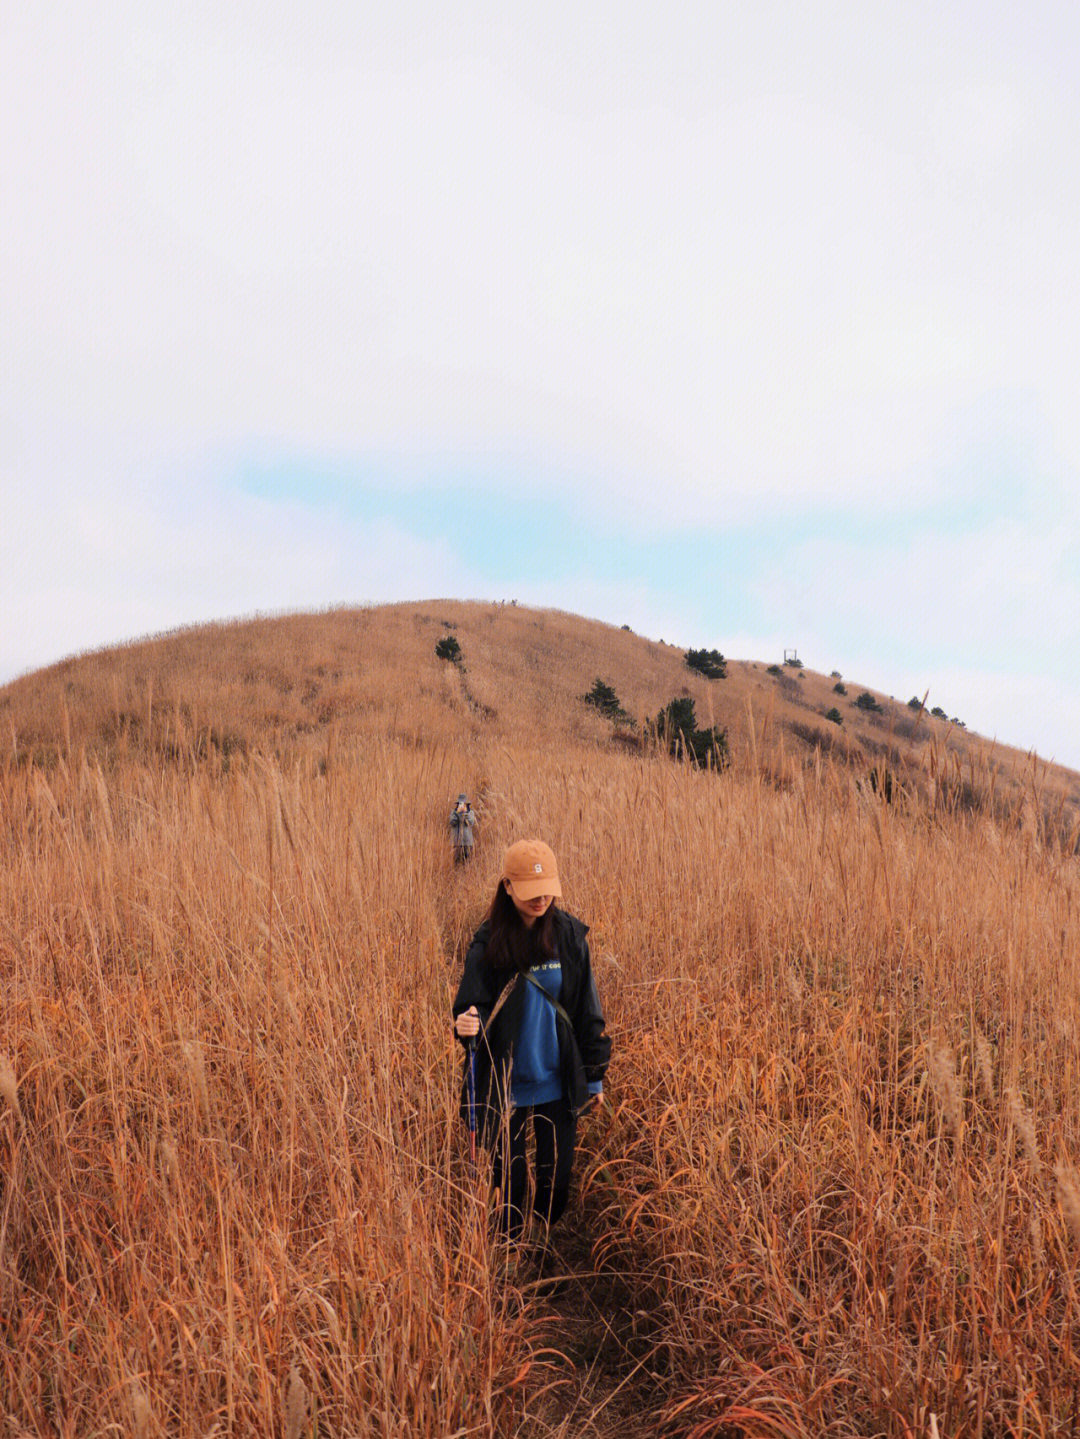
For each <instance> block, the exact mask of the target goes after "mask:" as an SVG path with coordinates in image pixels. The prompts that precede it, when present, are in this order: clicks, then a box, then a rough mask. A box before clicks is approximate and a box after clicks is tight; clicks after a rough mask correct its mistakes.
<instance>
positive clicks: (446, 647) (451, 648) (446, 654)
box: [435, 635, 461, 665]
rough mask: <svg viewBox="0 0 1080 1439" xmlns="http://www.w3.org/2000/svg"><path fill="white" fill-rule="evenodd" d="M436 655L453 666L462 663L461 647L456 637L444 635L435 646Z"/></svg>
mask: <svg viewBox="0 0 1080 1439" xmlns="http://www.w3.org/2000/svg"><path fill="white" fill-rule="evenodd" d="M435 653H436V654H437V655H438V657H439V659H441V660H449V661H450V663H451V664H452V665H459V664H460V663H461V646H460V645H459V644H458V642H457V638H456V636H454V635H444V636H443V638H442V639H441V640H439V641H438V643H437V644H436V646H435Z"/></svg>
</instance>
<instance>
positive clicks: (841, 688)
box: [833, 680, 847, 695]
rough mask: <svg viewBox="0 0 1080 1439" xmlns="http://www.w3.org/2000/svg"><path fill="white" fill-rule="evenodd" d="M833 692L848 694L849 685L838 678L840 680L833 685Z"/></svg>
mask: <svg viewBox="0 0 1080 1439" xmlns="http://www.w3.org/2000/svg"><path fill="white" fill-rule="evenodd" d="M833 694H836V695H846V694H847V685H842V684H841V683H840V682H839V680H838V681H837V682H836V684H834V685H833Z"/></svg>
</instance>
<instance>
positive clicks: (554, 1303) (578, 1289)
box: [520, 1205, 662, 1439]
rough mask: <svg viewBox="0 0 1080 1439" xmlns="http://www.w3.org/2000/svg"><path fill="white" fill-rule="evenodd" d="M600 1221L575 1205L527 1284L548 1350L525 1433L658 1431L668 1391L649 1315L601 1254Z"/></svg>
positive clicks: (645, 1436)
mask: <svg viewBox="0 0 1080 1439" xmlns="http://www.w3.org/2000/svg"><path fill="white" fill-rule="evenodd" d="M595 1234H596V1230H595V1228H590V1218H589V1215H588V1213H587V1211H586V1212H583V1211H582V1209H581V1208H580V1207H579V1206H577V1205H572V1206H571V1211H570V1212H568V1213H567V1215H566V1216H565V1218H564V1220H563V1221H562V1223H560V1224H559V1225H558V1226H557V1227H556V1229H555V1232H554V1235H553V1244H552V1252H551V1253H549V1254H547V1255H545V1256H544V1259H543V1261H542V1263H538V1264H537V1265H536V1266H535V1269H536V1277H532V1276H531V1275H529V1276H526V1275H523V1276H522V1280H521V1284H520V1288H521V1292H522V1296H523V1299H524V1301H525V1303H526V1304H527V1305H528V1307H529V1311H530V1314H531V1316H532V1317H533V1318H534V1319H535V1320H536V1321H537V1323H538V1324H539V1325H540V1326H541V1333H542V1335H543V1342H544V1346H545V1349H546V1350H547V1351H548V1352H546V1353H545V1356H544V1360H545V1362H544V1365H543V1367H542V1368H541V1369H540V1371H539V1374H538V1377H537V1382H536V1383H535V1385H534V1386H533V1398H532V1401H531V1402H530V1404H529V1414H530V1422H529V1424H528V1427H526V1428H524V1429H522V1431H521V1435H522V1439H526V1436H528V1439H534V1436H535V1439H540V1436H544V1439H556V1436H566V1439H568V1436H571V1435H573V1436H575V1439H577V1436H581V1439H613V1436H616V1435H617V1436H619V1439H655V1436H656V1434H657V1432H658V1431H657V1426H656V1423H655V1421H654V1420H652V1419H651V1417H650V1416H651V1415H652V1413H653V1412H654V1410H655V1408H656V1407H657V1406H658V1404H659V1402H660V1400H661V1397H662V1395H661V1394H660V1392H659V1387H658V1384H657V1380H656V1378H655V1376H654V1374H653V1372H652V1362H651V1361H652V1348H651V1345H650V1343H649V1340H648V1338H647V1325H645V1324H643V1323H642V1321H643V1320H644V1319H646V1318H647V1316H644V1315H641V1314H640V1313H639V1314H638V1315H637V1320H636V1321H635V1311H634V1308H633V1297H632V1295H631V1294H630V1292H629V1290H628V1289H627V1287H626V1285H625V1283H624V1282H623V1280H622V1279H621V1278H620V1275H619V1273H618V1272H617V1271H616V1270H615V1269H613V1268H610V1267H608V1266H606V1265H604V1264H602V1263H601V1264H599V1265H598V1264H597V1263H596V1262H595V1259H594V1256H593V1252H592V1239H593V1238H594V1237H595Z"/></svg>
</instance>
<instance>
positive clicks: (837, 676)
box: [829, 670, 844, 680]
mask: <svg viewBox="0 0 1080 1439" xmlns="http://www.w3.org/2000/svg"><path fill="white" fill-rule="evenodd" d="M829 678H830V679H831V680H842V679H843V678H844V676H843V675H842V674H841V673H840V671H839V670H833V671H832V672H831V673H830V675H829Z"/></svg>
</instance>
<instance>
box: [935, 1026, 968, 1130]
mask: <svg viewBox="0 0 1080 1439" xmlns="http://www.w3.org/2000/svg"><path fill="white" fill-rule="evenodd" d="M930 1082H931V1084H932V1085H933V1086H934V1093H935V1094H936V1095H937V1101H938V1104H939V1105H940V1107H941V1114H942V1118H943V1119H944V1121H945V1124H946V1125H947V1127H948V1128H949V1129H950V1130H951V1131H952V1133H953V1134H954V1135H955V1136H956V1138H957V1139H959V1138H960V1120H961V1113H962V1107H963V1106H962V1098H961V1094H960V1082H959V1080H958V1079H957V1077H956V1062H955V1060H954V1059H953V1053H952V1050H951V1049H950V1048H949V1046H948V1045H947V1044H934V1045H932V1046H931V1048H930Z"/></svg>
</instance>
